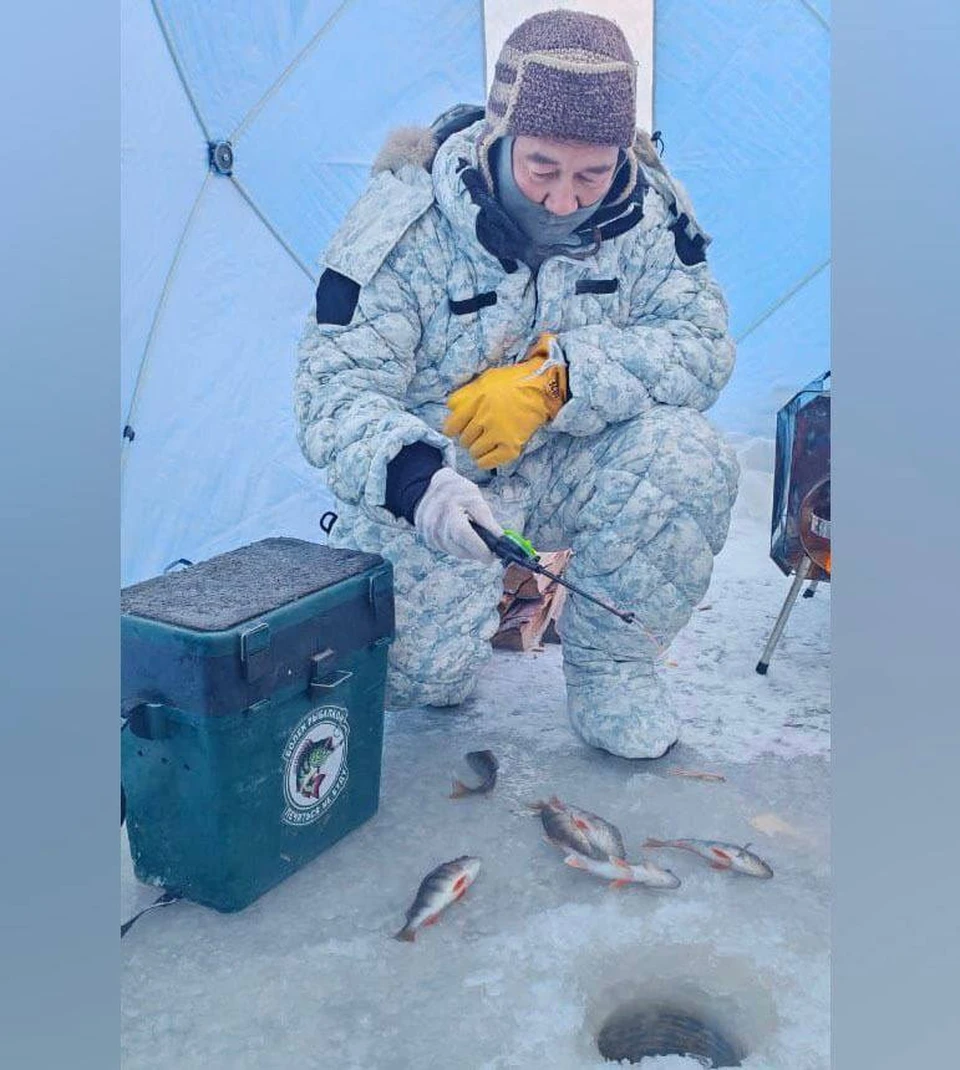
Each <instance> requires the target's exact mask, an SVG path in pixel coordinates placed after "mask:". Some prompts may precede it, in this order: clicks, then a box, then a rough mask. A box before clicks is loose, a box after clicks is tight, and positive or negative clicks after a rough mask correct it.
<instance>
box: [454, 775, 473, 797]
mask: <svg viewBox="0 0 960 1070" xmlns="http://www.w3.org/2000/svg"><path fill="white" fill-rule="evenodd" d="M469 794H470V789H469V788H468V787H467V785H466V784H464V782H463V781H462V780H457V779H456V778H454V781H453V791H451V792H450V798H451V799H460V798H462V797H463V796H464V795H469Z"/></svg>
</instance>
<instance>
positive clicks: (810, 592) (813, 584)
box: [803, 580, 820, 598]
mask: <svg viewBox="0 0 960 1070" xmlns="http://www.w3.org/2000/svg"><path fill="white" fill-rule="evenodd" d="M819 582H820V581H819V580H811V581H810V586H809V587H808V588H807V589H806V590H805V591H804V592H803V597H804V598H813V596H814V595H815V594H816V593H817V584H818V583H819Z"/></svg>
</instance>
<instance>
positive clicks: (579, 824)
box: [573, 817, 590, 829]
mask: <svg viewBox="0 0 960 1070" xmlns="http://www.w3.org/2000/svg"><path fill="white" fill-rule="evenodd" d="M573 824H574V826H575V827H576V828H578V829H588V828H590V824H589V822H587V821H584V820H583V818H582V817H575V818H574V819H573Z"/></svg>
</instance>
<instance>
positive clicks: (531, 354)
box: [443, 334, 569, 468]
mask: <svg viewBox="0 0 960 1070" xmlns="http://www.w3.org/2000/svg"><path fill="white" fill-rule="evenodd" d="M555 339H556V335H553V334H541V335H540V337H539V338H538V339H537V340H536V342H534V344H533V345H532V346H531V347H530V349H529V350H528V351H527V355H526V357H525V358H524V359H523V360H522V361H520V362H519V363H517V364H511V365H508V366H507V367H503V368H489V369H488V370H487V371H485V372H482V373H481V374H480V375H478V376H477V377H476V379H472V380H471V381H470V382H469V383H467V384H466V386H462V387H460V389H459V390H455V391H454V392H453V393H452V394H451V395H450V397H449V398H448V399H447V406H448V408H449V409H450V415H449V416H448V417H447V420H446V422H445V423H444V425H443V433H444V434H445V435H450V436H451V437H454V436H458V435H459V437H460V441H461V442H462V443H463V445H464V446H466V447H467V449H468V450H469V451H470V456H471V457H472V458H473V460H474V462H475V463H476V465H477V467H479V468H496V467H497V465H501V464H507V463H508V462H509V461H513V460H516V458H517V457H519V456H520V453H521V451H522V450H523V447H524V446H525V445H526V444H527V442H529V441H530V438H531V437H532V436H533V433H534V431H536V430H537V428H538V427H541V426H542V425H543V424H545V423H546V422H547V421H548V420H552V419H553V418H554V416H556V415H557V413H558V412H559V411H560V408H561V406H562V405H563V403H564V402H565V401H566V400H567V398H568V396H569V395H568V393H567V369H566V367H565V366H564V365H563V364H562V363H559V364H551V365H549V367H547V368H544V367H543V365H544V364H546V362H547V358H548V356H549V354H550V350H551V343H552V342H555Z"/></svg>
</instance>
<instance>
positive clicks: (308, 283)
mask: <svg viewBox="0 0 960 1070" xmlns="http://www.w3.org/2000/svg"><path fill="white" fill-rule="evenodd" d="M578 6H583V7H584V8H587V9H589V4H588V3H584V4H583V5H578ZM829 16H830V7H829V2H828V0H740V2H738V3H736V4H732V3H723V4H716V3H714V2H712V0H683V2H682V3H681V2H680V0H659V2H658V3H656V5H655V42H654V49H655V51H654V55H655V70H654V108H655V124H654V125H655V126H656V127H658V128H660V129H661V130H662V131H663V133H664V139H665V150H666V155H665V161H666V163H667V165H668V166H669V168H670V170H671V172H672V173H673V174H675V175H676V176H677V177H678V178H679V179H680V180H681V181H683V182H684V184H685V185H686V186H687V188H688V190H689V192H690V194H691V198H692V200H693V203H694V205H695V207H696V211H697V216H698V219H699V220H700V222H701V223H702V224H703V226H704V227H705V228H706V230H707V231H708V232H709V233H710V234H711V235H712V236H713V238H714V242H713V244H712V245H711V247H710V253H709V258H710V261H711V264H712V268H713V270H714V272H715V274H716V276H717V278H718V279H719V281H720V282H721V284H722V285H723V287H724V290H725V292H726V295H727V297H728V300H729V303H730V309H731V322H732V328H733V333H734V336H735V337H736V338H737V341H738V343H739V357H738V365H737V369H736V371H735V373H734V377H733V379H732V380H731V382H730V384H729V385H728V387H727V388H726V390H725V391H724V392H723V394H722V395H721V399H720V401H719V402H718V404H717V405H716V406H715V407H714V408H713V409H712V410H711V413H710V415H711V417H712V418H713V419H714V421H715V422H716V423H717V424H718V425H719V426H720V428H721V429H723V430H729V431H738V432H744V433H747V434H752V435H762V436H764V437H772V435H773V433H774V422H775V414H776V411H777V409H778V408H779V407H780V406H781V405H782V404H783V403H784V401H786V400H787V399H788V398H789V397H790V396H792V394H793V393H795V391H796V390H797V388H798V386H799V385H800V384H802V383H803V382H806V381H808V380H809V379H810V378H811V377H812V376H813V375H815V374H818V373H819V372H820V371H822V370H823V368H824V367H827V366H828V365H829V277H830V270H829V260H830V252H829V173H828V168H829V115H828V103H829V102H828V87H829V45H830V34H829ZM121 19H122V22H121V32H122V41H121V43H122V51H121V64H122V85H123V95H122V116H121V126H122V137H123V144H122V202H121V225H122V251H121V272H122V278H121V286H122V302H121V303H122V311H121V333H122V341H121V425H120V426H121V428H122V429H124V432H125V433H124V435H123V437H122V439H121V448H122V468H121V477H122V492H121V493H122V497H121V503H122V504H121V522H122V580H123V582H124V583H133V582H136V581H139V580H143V579H146V578H148V577H149V576H152V575H155V574H157V573H158V572H159V571H161V570H162V569H163V568H164V567H165V566H166V565H168V564H169V563H171V562H174V561H176V560H177V559H178V558H186V559H188V560H200V559H202V558H204V557H207V556H210V555H211V554H213V553H218V552H220V551H221V550H226V549H230V548H232V547H234V546H239V545H241V544H242V543H243V542H247V541H252V540H254V539H257V538H262V537H266V536H270V535H276V534H286V535H295V536H299V537H301V538H312V539H318V538H321V537H322V536H321V534H320V529H319V517H320V515H321V514H322V513H323V512H324V511H325V510H326V509H328V508H330V506H331V505H332V498H331V497H330V496H329V494H328V492H327V491H326V490H325V488H324V487H323V486H322V485H321V483H320V481H319V476H318V473H317V472H316V471H315V470H314V469H311V468H310V467H309V465H307V463H306V461H305V460H304V459H303V457H302V456H301V455H300V453H299V449H298V447H297V445H296V438H295V434H294V428H293V417H292V401H291V392H292V387H291V382H292V374H293V365H294V361H295V346H296V339H297V336H298V334H299V329H300V324H301V322H302V319H303V317H304V316H305V315H307V314H309V311H310V306H311V304H312V299H313V291H314V287H315V283H316V275H317V264H318V259H319V257H320V256H321V254H322V252H323V249H324V247H325V246H326V244H327V242H328V241H329V238H330V237H331V235H332V234H333V232H334V230H335V229H336V227H337V225H338V223H339V222H340V220H341V219H342V218H343V216H344V215H345V213H346V211H347V210H348V208H349V207H350V205H351V204H352V203H353V201H354V200H355V199H356V198H357V196H358V195H359V194H360V192H361V191H362V189H363V187H364V185H365V183H366V178H367V175H368V173H369V166H370V163H371V161H372V159H373V157H374V155H375V153H376V152H377V150H378V148H379V147H380V145H381V143H382V142H383V140H384V138H385V137H386V135H387V133H388V132H389V131H390V130H391V129H393V128H395V127H397V126H403V125H425V124H428V123H429V122H430V121H432V120H433V119H434V118H435V117H436V116H437V115H439V114H440V113H441V112H442V111H444V110H445V109H446V108H448V107H449V106H450V105H451V104H454V103H458V102H472V103H480V102H482V101H483V100H484V97H485V92H484V85H483V77H484V70H483V67H484V24H483V3H482V0H469V2H463V0H418V2H417V3H415V4H414V3H410V4H407V3H397V4H389V5H384V4H381V3H379V2H378V0H283V2H280V0H152V2H151V0H122V2H121ZM226 140H229V141H230V142H231V144H232V145H233V149H234V169H233V174H232V176H229V177H228V176H223V175H218V174H215V173H213V172H212V171H211V170H210V169H209V165H208V142H210V141H226Z"/></svg>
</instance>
